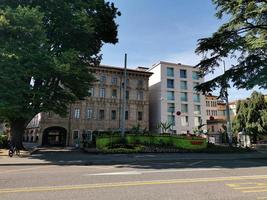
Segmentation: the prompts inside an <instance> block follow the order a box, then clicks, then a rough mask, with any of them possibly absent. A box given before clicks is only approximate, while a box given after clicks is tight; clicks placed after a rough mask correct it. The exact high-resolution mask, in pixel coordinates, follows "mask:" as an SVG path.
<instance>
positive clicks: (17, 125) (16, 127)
mask: <svg viewBox="0 0 267 200" xmlns="http://www.w3.org/2000/svg"><path fill="white" fill-rule="evenodd" d="M25 124H26V120H25V119H15V120H13V121H11V122H10V128H11V142H12V144H13V145H14V146H15V147H16V148H18V149H24V147H23V144H22V141H23V134H24V131H25Z"/></svg>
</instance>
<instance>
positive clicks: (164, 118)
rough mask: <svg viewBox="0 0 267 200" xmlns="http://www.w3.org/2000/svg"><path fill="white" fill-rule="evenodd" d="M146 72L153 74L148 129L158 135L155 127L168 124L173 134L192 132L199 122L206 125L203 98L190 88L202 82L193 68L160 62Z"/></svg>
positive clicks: (150, 88)
mask: <svg viewBox="0 0 267 200" xmlns="http://www.w3.org/2000/svg"><path fill="white" fill-rule="evenodd" d="M148 71H149V72H152V73H153V75H152V76H151V77H150V78H149V95H150V97H149V103H150V104H149V120H150V130H152V131H153V132H154V131H155V132H160V130H159V129H158V128H157V125H158V124H159V123H160V122H170V123H172V124H173V126H172V127H171V130H173V133H176V134H182V133H187V132H188V131H189V132H190V133H193V130H194V129H195V128H197V126H198V125H200V123H201V122H202V123H203V124H206V102H205V96H204V95H202V94H199V93H197V92H196V91H195V89H194V86H196V85H198V84H199V83H202V82H203V81H204V79H203V78H200V77H199V76H198V73H197V69H196V68H194V67H193V66H189V65H182V64H180V63H178V64H176V63H170V62H163V61H160V62H159V63H158V64H154V65H153V66H152V67H151V68H150V69H149V70H148ZM203 129H206V127H205V126H204V127H203Z"/></svg>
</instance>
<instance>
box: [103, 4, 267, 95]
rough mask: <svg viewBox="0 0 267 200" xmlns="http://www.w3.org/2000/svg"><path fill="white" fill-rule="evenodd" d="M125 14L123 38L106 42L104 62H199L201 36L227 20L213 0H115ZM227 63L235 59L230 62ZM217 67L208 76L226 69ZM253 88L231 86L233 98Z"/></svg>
mask: <svg viewBox="0 0 267 200" xmlns="http://www.w3.org/2000/svg"><path fill="white" fill-rule="evenodd" d="M113 2H114V3H115V6H116V7H118V9H119V10H120V11H121V13H122V15H121V16H120V17H118V18H117V20H116V21H117V23H118V24H119V28H118V32H119V33H118V38H119V42H118V43H117V44H115V45H110V44H105V45H104V46H103V48H102V51H101V53H102V54H103V59H102V62H101V63H102V64H106V65H114V66H123V63H124V53H127V54H128V67H129V68H136V67H137V66H144V67H150V66H151V65H152V64H154V63H157V62H159V61H160V60H162V61H168V62H174V63H182V64H187V65H195V64H196V63H198V61H199V60H200V57H198V56H197V55H196V54H195V53H194V51H195V48H196V45H197V40H198V39H199V38H203V37H208V36H210V35H211V34H212V33H213V32H215V31H216V30H217V29H218V27H219V26H220V25H221V24H222V23H223V21H221V20H218V19H217V18H216V17H215V16H214V14H215V6H214V5H213V4H212V2H211V0H114V1H113ZM226 63H227V65H230V64H231V61H227V62H226ZM222 72H223V70H222V69H218V70H216V72H215V74H210V75H208V76H207V77H206V79H210V78H212V77H214V76H216V75H217V74H220V73H222ZM251 92H252V91H246V90H239V91H238V92H237V90H236V89H230V91H229V93H230V94H229V98H230V100H235V99H239V98H245V97H247V96H249V95H250V93H251ZM262 92H263V93H266V94H267V91H266V90H265V91H263V90H262Z"/></svg>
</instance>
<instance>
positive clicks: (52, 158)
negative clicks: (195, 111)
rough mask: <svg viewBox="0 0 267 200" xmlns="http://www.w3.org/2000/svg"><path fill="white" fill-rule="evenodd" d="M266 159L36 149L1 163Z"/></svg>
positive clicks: (259, 154) (244, 155)
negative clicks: (36, 150) (29, 153)
mask: <svg viewBox="0 0 267 200" xmlns="http://www.w3.org/2000/svg"><path fill="white" fill-rule="evenodd" d="M246 159H248V160H252V159H267V152H266V151H263V152H252V153H241V154H240V153H233V154H230V153H228V154H207V153H144V154H86V153H82V152H79V151H77V150H76V151H72V150H66V151H51V150H50V151H49V152H36V153H35V154H33V155H28V156H25V157H16V156H14V157H12V158H9V157H8V156H0V166H8V165H112V164H131V163H151V162H162V163H166V162H178V161H185V162H186V161H194V160H196V161H199V160H246Z"/></svg>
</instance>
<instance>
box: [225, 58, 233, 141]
mask: <svg viewBox="0 0 267 200" xmlns="http://www.w3.org/2000/svg"><path fill="white" fill-rule="evenodd" d="M223 69H224V73H225V62H224V61H223ZM225 100H226V119H227V136H228V143H229V146H232V131H231V118H230V109H229V100H228V90H227V87H226V88H225Z"/></svg>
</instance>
